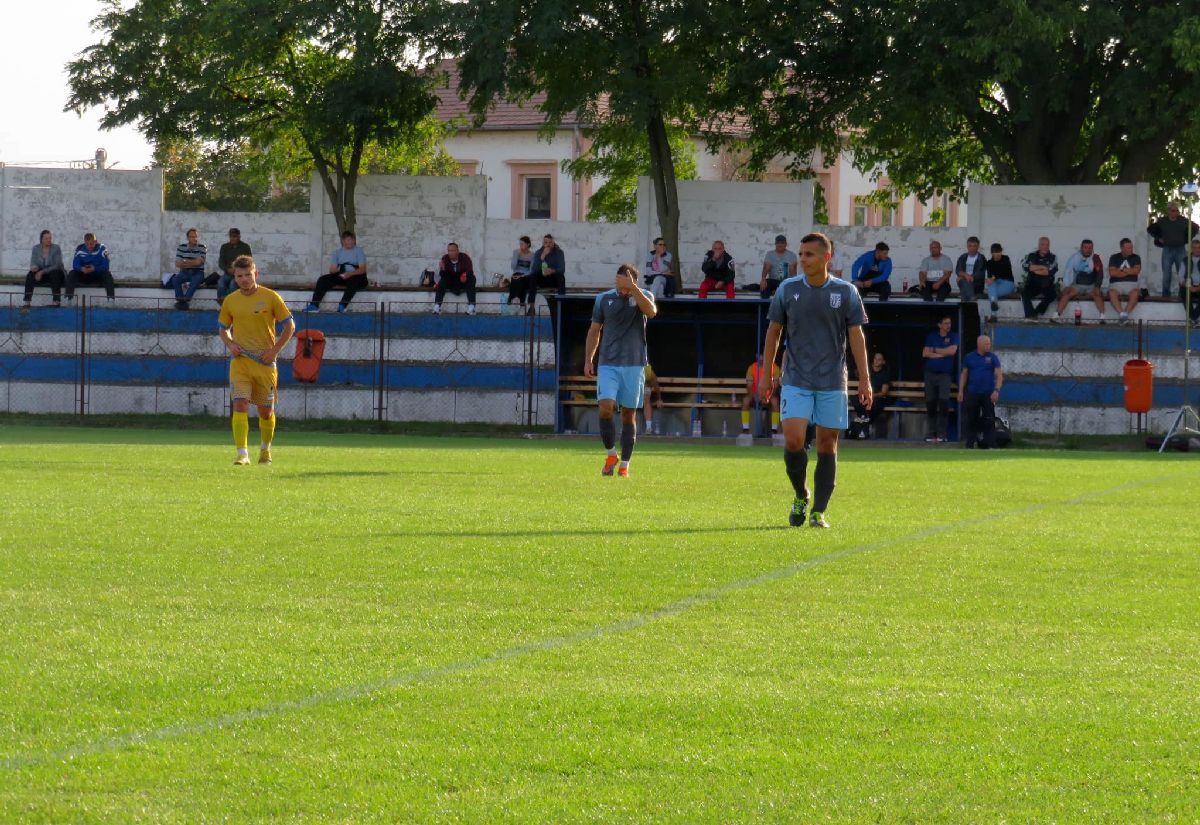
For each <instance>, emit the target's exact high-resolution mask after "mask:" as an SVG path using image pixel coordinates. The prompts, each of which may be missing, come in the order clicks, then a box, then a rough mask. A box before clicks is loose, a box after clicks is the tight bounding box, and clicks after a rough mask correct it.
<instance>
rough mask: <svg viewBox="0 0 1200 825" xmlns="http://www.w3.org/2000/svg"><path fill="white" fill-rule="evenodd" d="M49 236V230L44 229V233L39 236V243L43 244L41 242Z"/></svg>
mask: <svg viewBox="0 0 1200 825" xmlns="http://www.w3.org/2000/svg"><path fill="white" fill-rule="evenodd" d="M47 235H50V230H49V229H43V230H42V231H41V232H40V233H39V234H38V242H39V243H41V240H42V238H44V237H46V236H47ZM51 237H53V235H51Z"/></svg>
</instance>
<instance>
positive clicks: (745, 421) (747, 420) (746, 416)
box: [742, 410, 750, 430]
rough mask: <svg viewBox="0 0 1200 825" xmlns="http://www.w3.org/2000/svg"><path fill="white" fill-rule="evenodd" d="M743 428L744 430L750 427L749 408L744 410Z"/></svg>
mask: <svg viewBox="0 0 1200 825" xmlns="http://www.w3.org/2000/svg"><path fill="white" fill-rule="evenodd" d="M742 429H743V430H748V429H750V411H749V410H742Z"/></svg>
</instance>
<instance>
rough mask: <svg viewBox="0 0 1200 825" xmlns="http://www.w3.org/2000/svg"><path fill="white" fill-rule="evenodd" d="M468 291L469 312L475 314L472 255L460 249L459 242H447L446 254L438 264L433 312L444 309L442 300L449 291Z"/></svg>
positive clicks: (458, 292)
mask: <svg viewBox="0 0 1200 825" xmlns="http://www.w3.org/2000/svg"><path fill="white" fill-rule="evenodd" d="M464 291H465V292H466V293H467V314H468V315H474V314H475V266H474V264H472V263H471V256H470V255H468V254H466V253H465V252H459V251H458V244H456V243H454V242H453V241H451V242H450V243H448V244H446V254H445V255H443V256H442V260H441V263H439V264H438V282H437V289H436V290H435V291H434V293H433V314H434V315H439V314H441V311H442V300H443V299H445V297H446V293H447V292H453V293H454V294H455V295H462V294H463V292H464Z"/></svg>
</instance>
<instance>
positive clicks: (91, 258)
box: [67, 232, 116, 301]
mask: <svg viewBox="0 0 1200 825" xmlns="http://www.w3.org/2000/svg"><path fill="white" fill-rule="evenodd" d="M79 284H83V285H85V286H96V285H100V286H103V287H104V294H105V295H107V296H108V300H110V301H111V300H112V299H113V297H114V296H115V294H116V289H115V288H114V286H113V277H112V271H111V270H110V268H109V261H108V250H107V249H105V248H104V244H102V243H100V242H99V241H97V240H96V236H95V234H93V233H91V232H87V233H85V234H84V236H83V243H81V244H80V245H79V246H77V247H75V259H74V260H73V261H72V262H71V271H70V272H68V273H67V300H68V301H73V300H75V287H76V286H78V285H79Z"/></svg>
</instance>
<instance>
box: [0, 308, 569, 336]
mask: <svg viewBox="0 0 1200 825" xmlns="http://www.w3.org/2000/svg"><path fill="white" fill-rule="evenodd" d="M294 317H295V319H296V328H297V329H319V330H321V331H322V332H323V333H325V334H326V335H337V336H345V337H347V338H378V337H379V328H378V316H377V315H375V314H374V313H369V312H346V313H338V312H321V313H317V314H308V313H303V312H298V313H296V314H295V316H294ZM385 324H386V330H387V336H388V337H389V338H471V339H474V338H484V339H496V338H502V339H518V340H519V339H522V338H524V337H525V330H526V325H527V324H528V320H527V319H526V318H524V317H522V316H517V315H475V316H467V315H459V314H449V313H448V314H446V315H440V316H435V315H433V314H427V315H411V314H410V315H399V314H389V315H387V316H385ZM535 324H536V329H537V334H538V336H539V337H541V338H543V339H545V340H549V338H550V335H551V327H550V321H549V319H547V318H541V319H539V320H537V321H536V322H535ZM78 328H79V310H78V308H75V309H67V308H60V309H53V308H51V307H37V308H36V309H33V310H30V311H29V312H21V311H20V310H19V309H17V308H15V307H3V308H0V329H2V330H12V331H14V332H70V333H74V332H76V331H77V330H78ZM87 328H88V330H89V331H90V332H134V333H178V334H188V335H197V334H198V335H216V334H217V329H218V325H217V313H216V311H215V310H192V311H188V312H180V311H178V310H175V309H162V310H157V309H122V308H120V307H111V308H110V307H106V306H98V307H93V308H90V309H89V310H88V318H87Z"/></svg>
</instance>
